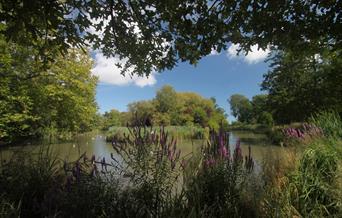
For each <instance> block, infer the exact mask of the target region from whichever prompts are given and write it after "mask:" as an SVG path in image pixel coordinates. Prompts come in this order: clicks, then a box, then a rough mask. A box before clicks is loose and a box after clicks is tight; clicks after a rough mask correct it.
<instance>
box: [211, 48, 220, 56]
mask: <svg viewBox="0 0 342 218" xmlns="http://www.w3.org/2000/svg"><path fill="white" fill-rule="evenodd" d="M219 54H220V53H218V51H216V50H215V49H213V48H212V49H211V52H210V54H209V56H215V55H219Z"/></svg>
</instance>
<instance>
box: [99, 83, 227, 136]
mask: <svg viewBox="0 0 342 218" xmlns="http://www.w3.org/2000/svg"><path fill="white" fill-rule="evenodd" d="M127 124H129V125H133V126H134V125H146V126H152V125H153V126H169V125H172V126H198V127H209V128H212V129H218V128H219V127H220V125H223V126H227V125H228V121H227V119H226V115H225V113H224V110H223V109H222V108H221V107H219V106H218V105H217V104H216V100H215V98H210V99H207V98H204V97H202V96H200V95H199V94H196V93H192V92H176V91H175V90H174V88H172V87H171V86H169V85H166V86H164V87H162V88H161V89H159V90H158V91H157V93H156V96H155V97H154V98H153V99H152V100H147V101H137V102H133V103H130V104H129V105H128V111H127V112H119V111H117V110H115V109H113V110H111V111H109V112H106V113H105V114H104V115H103V116H102V128H103V129H104V130H107V129H109V127H111V126H126V125H127Z"/></svg>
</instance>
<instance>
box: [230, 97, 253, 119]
mask: <svg viewBox="0 0 342 218" xmlns="http://www.w3.org/2000/svg"><path fill="white" fill-rule="evenodd" d="M228 102H229V104H230V109H231V111H232V115H233V116H234V117H236V118H237V120H238V121H240V122H251V120H252V104H251V102H250V101H249V99H248V98H247V97H245V96H243V95H240V94H234V95H232V96H230V98H229V100H228Z"/></svg>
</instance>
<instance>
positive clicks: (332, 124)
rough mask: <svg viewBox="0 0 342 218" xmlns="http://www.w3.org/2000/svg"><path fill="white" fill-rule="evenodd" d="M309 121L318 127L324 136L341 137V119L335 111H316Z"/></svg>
mask: <svg viewBox="0 0 342 218" xmlns="http://www.w3.org/2000/svg"><path fill="white" fill-rule="evenodd" d="M309 122H310V123H312V124H314V125H316V126H318V127H320V128H321V129H322V130H323V133H324V135H325V136H326V137H331V138H334V139H342V119H341V117H340V115H339V114H338V113H337V112H336V111H322V112H319V113H316V114H315V115H313V116H312V117H311V118H310V119H309Z"/></svg>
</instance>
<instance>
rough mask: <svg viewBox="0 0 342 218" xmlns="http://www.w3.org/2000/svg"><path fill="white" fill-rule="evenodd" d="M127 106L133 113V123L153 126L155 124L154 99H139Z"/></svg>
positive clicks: (131, 122)
mask: <svg viewBox="0 0 342 218" xmlns="http://www.w3.org/2000/svg"><path fill="white" fill-rule="evenodd" d="M127 107H128V111H129V112H130V114H131V120H130V124H131V125H133V126H135V125H146V126H151V125H152V124H153V115H154V113H155V106H154V104H153V102H152V101H137V102H133V103H130V104H128V106H127Z"/></svg>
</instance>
